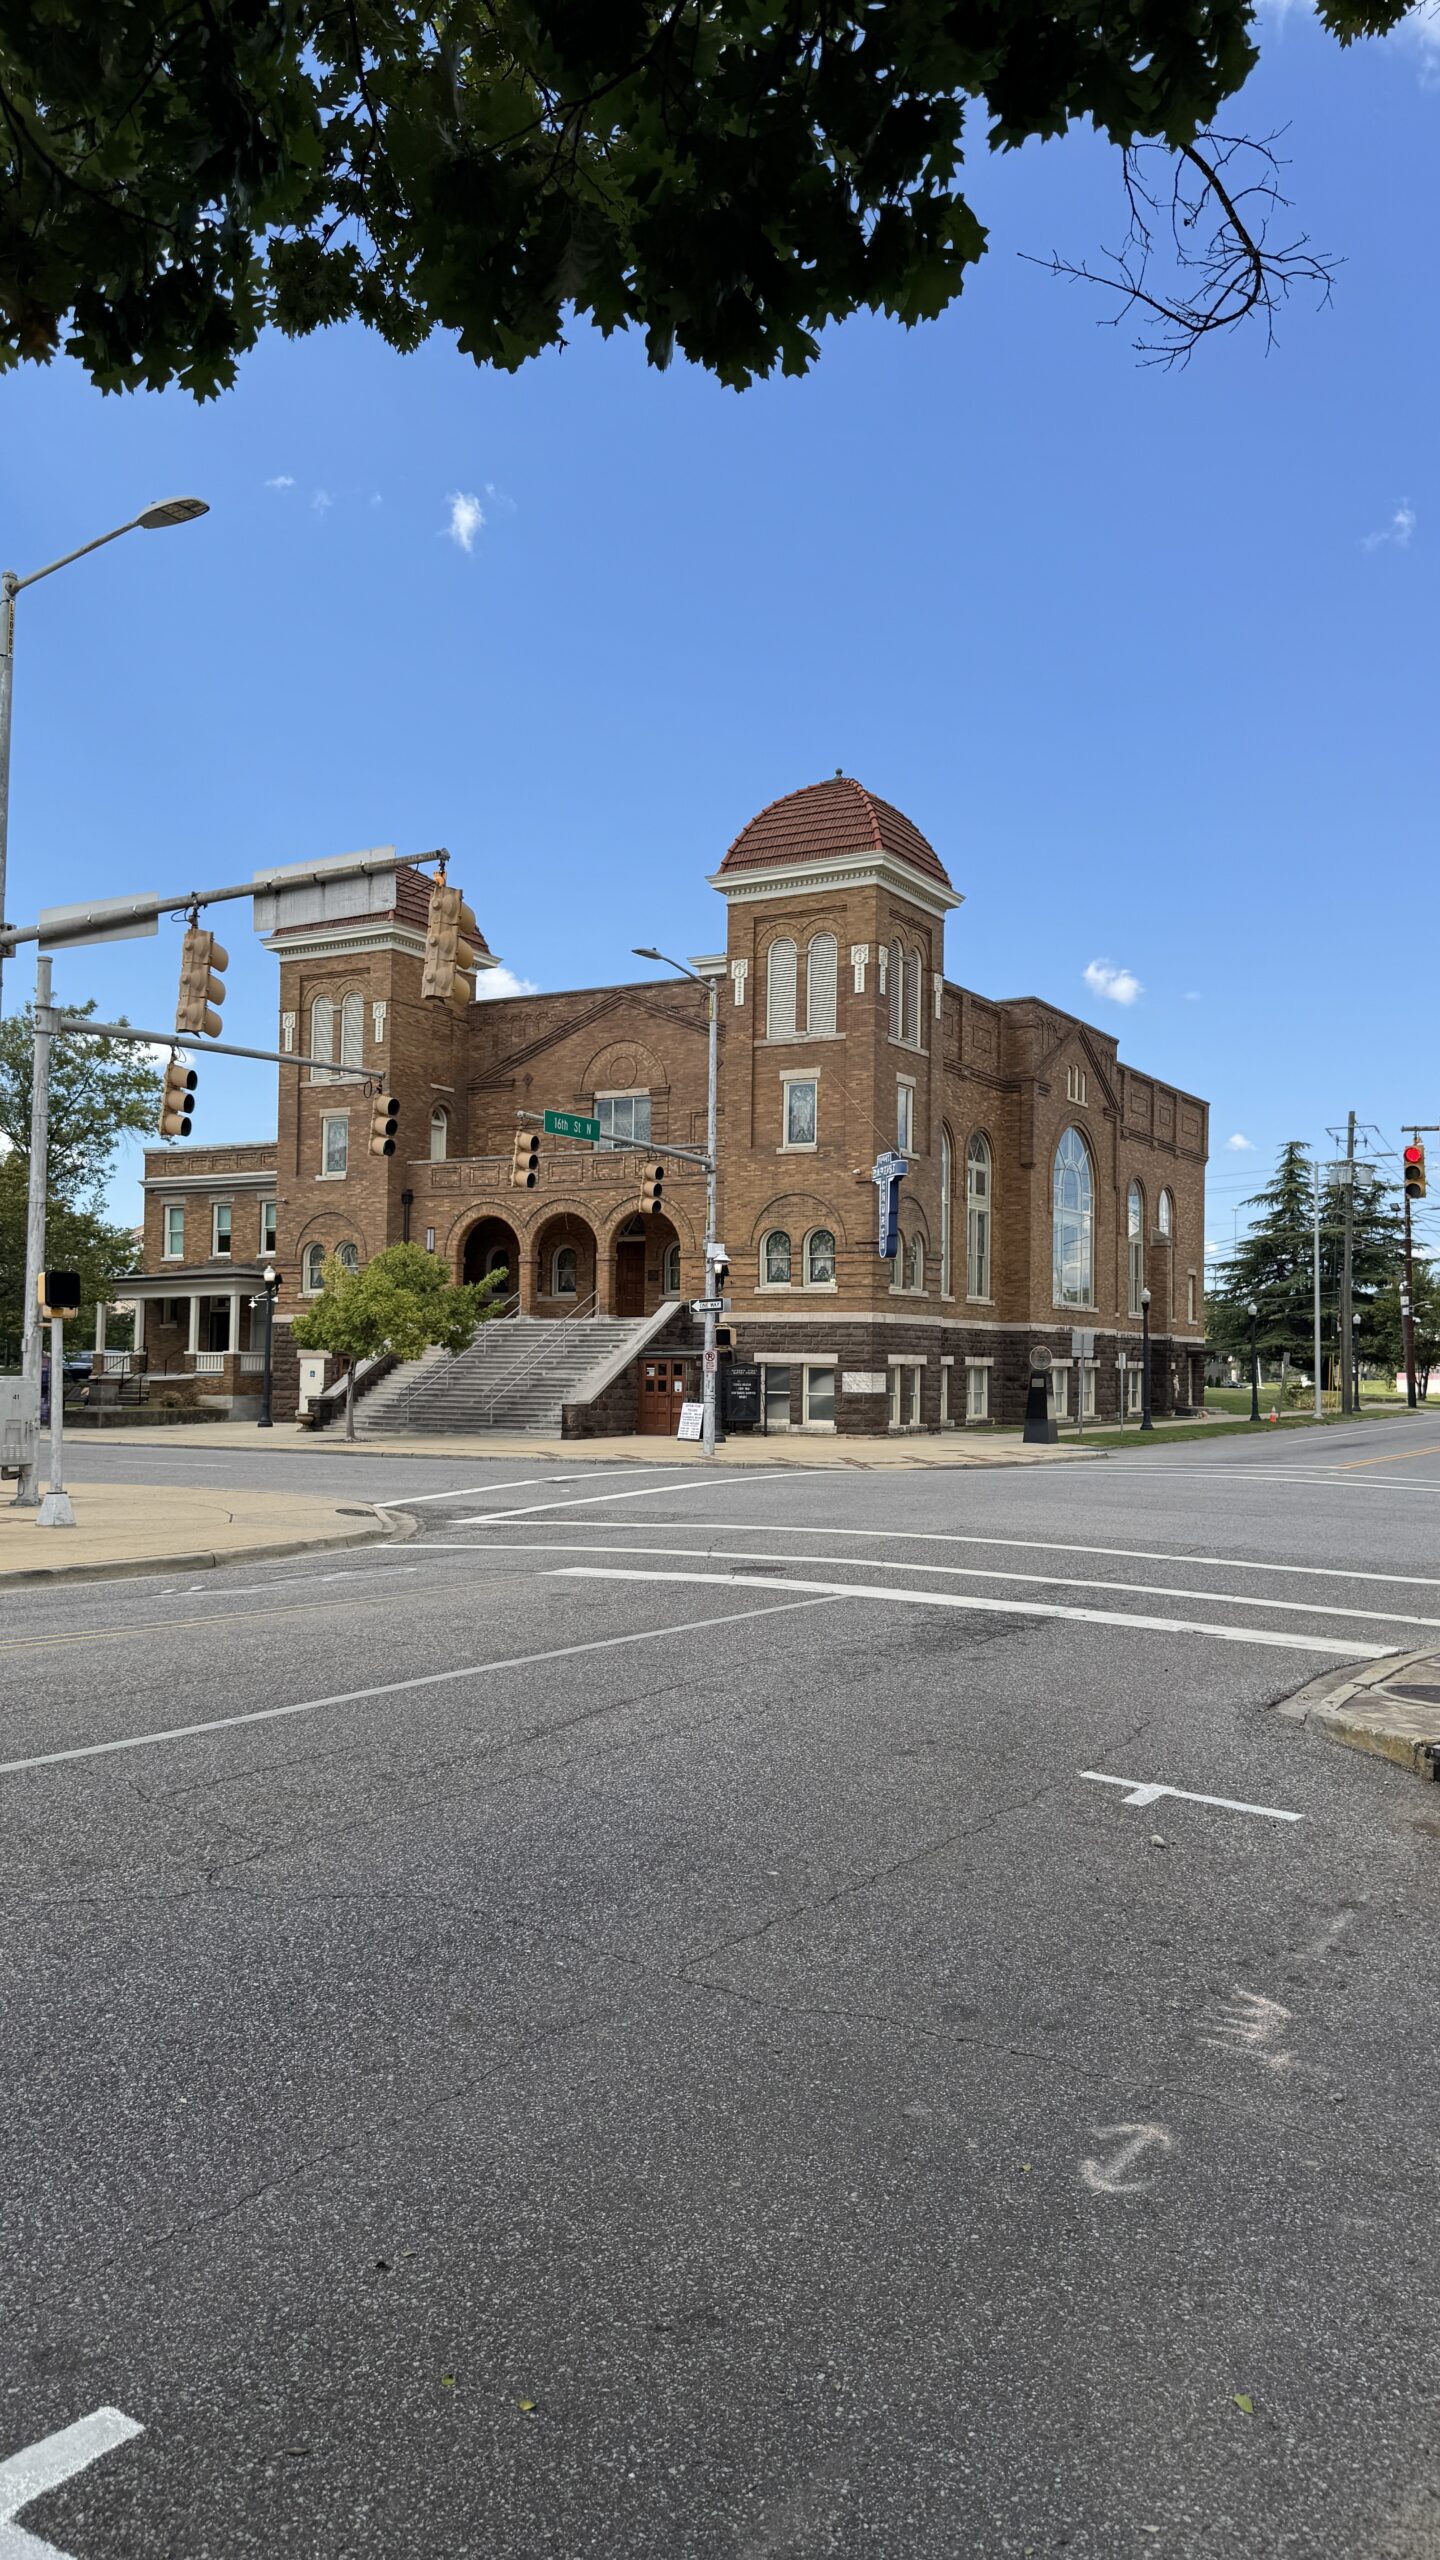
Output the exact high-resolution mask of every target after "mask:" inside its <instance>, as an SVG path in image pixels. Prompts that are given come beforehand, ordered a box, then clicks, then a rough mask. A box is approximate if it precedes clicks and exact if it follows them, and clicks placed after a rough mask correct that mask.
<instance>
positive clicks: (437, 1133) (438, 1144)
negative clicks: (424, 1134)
mask: <svg viewBox="0 0 1440 2560" xmlns="http://www.w3.org/2000/svg"><path fill="white" fill-rule="evenodd" d="M449 1153H450V1114H449V1112H448V1111H447V1110H446V1108H445V1105H444V1103H443V1102H437V1103H436V1105H435V1108H434V1110H433V1111H432V1112H431V1114H430V1161H431V1163H432V1164H443V1163H444V1161H445V1159H446V1157H447V1156H448V1154H449Z"/></svg>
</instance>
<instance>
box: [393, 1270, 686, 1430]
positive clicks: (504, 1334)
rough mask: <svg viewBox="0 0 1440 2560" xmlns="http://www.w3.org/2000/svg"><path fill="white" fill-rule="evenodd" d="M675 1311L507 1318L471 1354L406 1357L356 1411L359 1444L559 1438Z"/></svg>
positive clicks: (484, 1331)
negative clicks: (571, 1417)
mask: <svg viewBox="0 0 1440 2560" xmlns="http://www.w3.org/2000/svg"><path fill="white" fill-rule="evenodd" d="M674 1314H675V1302H674V1300H673V1299H672V1300H668V1301H667V1302H666V1304H665V1305H664V1306H662V1307H658V1308H657V1309H656V1311H655V1313H654V1314H653V1315H648V1316H639V1317H636V1318H633V1319H627V1318H625V1317H621V1316H570V1317H568V1318H563V1319H559V1320H556V1321H554V1322H552V1321H550V1320H548V1319H545V1318H539V1317H534V1316H509V1317H507V1318H505V1319H504V1320H503V1321H499V1320H497V1321H496V1322H494V1323H491V1324H487V1325H482V1326H481V1328H480V1331H479V1332H478V1333H477V1335H476V1337H475V1339H474V1341H473V1342H472V1343H471V1345H470V1348H469V1350H468V1351H461V1352H457V1353H456V1354H454V1356H453V1357H452V1355H451V1354H450V1353H448V1352H445V1351H427V1352H426V1353H425V1354H424V1356H423V1357H422V1358H421V1359H419V1360H406V1361H402V1362H401V1363H400V1364H399V1366H398V1367H397V1368H394V1369H392V1370H391V1372H390V1374H389V1376H388V1377H387V1378H385V1379H383V1380H382V1381H381V1383H380V1385H379V1386H378V1387H376V1388H374V1389H372V1391H371V1393H370V1394H369V1395H367V1396H365V1397H364V1398H363V1399H362V1401H361V1402H359V1403H358V1404H357V1405H356V1408H355V1429H356V1432H357V1434H358V1435H359V1436H360V1437H361V1438H368V1437H370V1436H372V1435H373V1434H375V1433H377V1432H390V1433H394V1432H398V1431H415V1432H421V1431H425V1432H431V1431H434V1432H446V1431H453V1432H474V1431H533V1432H536V1433H540V1434H543V1435H544V1436H546V1437H547V1438H550V1439H557V1438H558V1437H559V1434H560V1425H561V1414H562V1409H563V1407H564V1406H566V1405H567V1404H585V1403H588V1402H589V1400H590V1398H591V1397H592V1396H593V1395H598V1394H599V1392H600V1390H601V1388H602V1387H604V1386H607V1385H608V1384H609V1382H610V1380H611V1379H612V1378H613V1377H615V1376H616V1375H617V1374H618V1372H619V1371H620V1370H621V1369H622V1368H624V1367H625V1365H626V1363H627V1362H628V1361H631V1360H633V1359H634V1358H635V1357H636V1356H637V1354H638V1353H640V1352H641V1351H643V1350H644V1348H645V1346H646V1344H647V1343H648V1342H650V1341H651V1340H652V1339H653V1338H654V1336H655V1335H656V1334H657V1333H659V1332H661V1331H662V1330H663V1328H664V1327H665V1326H666V1325H667V1324H668V1323H669V1322H670V1320H671V1318H672V1317H673V1316H674Z"/></svg>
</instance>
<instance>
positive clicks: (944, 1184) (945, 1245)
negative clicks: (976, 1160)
mask: <svg viewBox="0 0 1440 2560" xmlns="http://www.w3.org/2000/svg"><path fill="white" fill-rule="evenodd" d="M954 1179H955V1150H954V1148H953V1147H952V1146H951V1143H950V1132H949V1130H948V1129H942V1130H941V1132H940V1295H941V1297H942V1298H948V1297H949V1296H950V1294H951V1291H952V1289H953V1286H954V1275H953V1273H952V1271H951V1267H950V1186H951V1184H952V1182H953V1181H954Z"/></svg>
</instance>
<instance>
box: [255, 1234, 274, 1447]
mask: <svg viewBox="0 0 1440 2560" xmlns="http://www.w3.org/2000/svg"><path fill="white" fill-rule="evenodd" d="M261 1278H262V1279H263V1280H264V1283H265V1350H264V1367H263V1368H262V1370H261V1373H260V1419H259V1421H258V1422H257V1423H256V1425H255V1428H256V1430H257V1431H271V1430H273V1429H274V1423H273V1421H272V1419H271V1414H270V1400H271V1390H272V1388H273V1386H274V1383H275V1371H274V1358H275V1301H276V1299H277V1297H278V1296H279V1294H280V1274H279V1272H278V1271H277V1270H276V1268H275V1265H274V1263H273V1262H267V1263H266V1265H265V1268H264V1271H263V1272H262V1273H261ZM251 1303H252V1305H253V1303H254V1301H253V1300H252V1301H251Z"/></svg>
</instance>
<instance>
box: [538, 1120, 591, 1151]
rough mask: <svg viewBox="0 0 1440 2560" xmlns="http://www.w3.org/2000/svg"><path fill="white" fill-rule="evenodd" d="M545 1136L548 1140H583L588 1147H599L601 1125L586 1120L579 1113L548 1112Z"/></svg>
mask: <svg viewBox="0 0 1440 2560" xmlns="http://www.w3.org/2000/svg"><path fill="white" fill-rule="evenodd" d="M545 1135H546V1137H547V1138H582V1139H583V1140H584V1142H585V1144H586V1146H587V1147H597V1146H598V1145H599V1143H600V1123H599V1121H598V1120H586V1119H584V1118H583V1117H582V1115H581V1114H580V1113H579V1112H578V1111H547V1112H546V1114H545Z"/></svg>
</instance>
